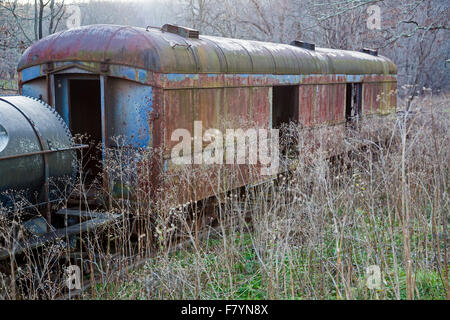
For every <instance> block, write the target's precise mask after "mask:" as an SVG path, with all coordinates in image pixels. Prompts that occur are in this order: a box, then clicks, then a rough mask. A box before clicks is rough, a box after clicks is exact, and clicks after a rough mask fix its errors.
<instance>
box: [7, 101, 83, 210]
mask: <svg viewBox="0 0 450 320" xmlns="http://www.w3.org/2000/svg"><path fill="white" fill-rule="evenodd" d="M73 148H74V142H73V139H72V135H71V133H70V131H69V128H68V127H67V125H66V123H65V122H64V120H63V119H62V118H61V117H60V116H59V115H58V113H57V112H56V111H55V109H54V108H52V107H50V106H49V105H47V104H46V103H45V102H43V101H40V100H38V99H35V98H29V97H24V96H6V97H0V207H3V208H5V207H6V208H8V207H11V206H12V205H13V204H14V202H17V201H22V202H21V203H22V206H25V207H26V206H32V205H37V204H44V203H47V202H56V201H57V200H58V199H61V198H63V197H65V196H66V195H67V192H69V191H70V184H71V181H70V180H71V179H73V178H74V175H75V173H76V164H77V163H76V151H75V150H74V149H73Z"/></svg>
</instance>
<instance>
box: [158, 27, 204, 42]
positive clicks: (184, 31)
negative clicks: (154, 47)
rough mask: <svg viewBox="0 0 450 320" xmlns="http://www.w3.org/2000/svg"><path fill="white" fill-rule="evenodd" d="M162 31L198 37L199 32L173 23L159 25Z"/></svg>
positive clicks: (185, 36)
mask: <svg viewBox="0 0 450 320" xmlns="http://www.w3.org/2000/svg"><path fill="white" fill-rule="evenodd" d="M161 30H162V31H165V32H170V33H175V34H178V35H179V36H182V37H184V38H192V39H198V36H199V34H200V32H199V31H198V30H195V29H191V28H187V27H182V26H177V25H174V24H165V25H163V26H162V27H161Z"/></svg>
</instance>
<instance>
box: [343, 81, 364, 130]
mask: <svg viewBox="0 0 450 320" xmlns="http://www.w3.org/2000/svg"><path fill="white" fill-rule="evenodd" d="M361 111H362V84H361V83H347V90H346V99H345V120H346V122H347V124H350V125H352V126H354V125H355V124H356V123H357V122H358V120H359V118H360V117H361Z"/></svg>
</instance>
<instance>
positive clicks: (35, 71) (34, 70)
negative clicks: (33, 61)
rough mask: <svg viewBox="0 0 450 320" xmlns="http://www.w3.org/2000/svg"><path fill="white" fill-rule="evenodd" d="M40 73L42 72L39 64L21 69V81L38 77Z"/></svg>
mask: <svg viewBox="0 0 450 320" xmlns="http://www.w3.org/2000/svg"><path fill="white" fill-rule="evenodd" d="M41 75H42V74H41V66H40V65H38V66H34V67H30V68H26V69H23V70H22V81H23V82H26V81H30V80H33V79H36V78H38V77H40V76H41Z"/></svg>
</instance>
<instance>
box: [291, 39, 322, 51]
mask: <svg viewBox="0 0 450 320" xmlns="http://www.w3.org/2000/svg"><path fill="white" fill-rule="evenodd" d="M291 46H296V47H299V48H303V49H307V50H311V51H314V50H316V45H315V44H314V43H309V42H304V41H299V40H294V41H291Z"/></svg>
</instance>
